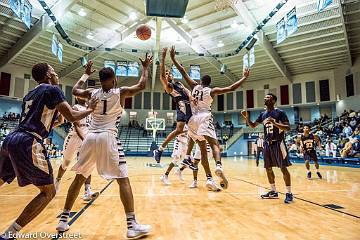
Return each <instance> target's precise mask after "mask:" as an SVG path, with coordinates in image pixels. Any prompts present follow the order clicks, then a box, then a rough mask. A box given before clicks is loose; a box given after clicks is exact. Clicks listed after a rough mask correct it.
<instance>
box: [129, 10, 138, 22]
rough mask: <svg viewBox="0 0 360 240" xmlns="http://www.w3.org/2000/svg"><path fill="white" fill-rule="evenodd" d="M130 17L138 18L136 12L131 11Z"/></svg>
mask: <svg viewBox="0 0 360 240" xmlns="http://www.w3.org/2000/svg"><path fill="white" fill-rule="evenodd" d="M129 18H130V19H131V20H133V21H134V20H136V19H137V15H136V13H135V12H131V13H130V14H129Z"/></svg>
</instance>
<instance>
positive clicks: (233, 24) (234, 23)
mask: <svg viewBox="0 0 360 240" xmlns="http://www.w3.org/2000/svg"><path fill="white" fill-rule="evenodd" d="M231 27H232V28H238V27H239V24H237V22H236V21H233V22H232V24H231Z"/></svg>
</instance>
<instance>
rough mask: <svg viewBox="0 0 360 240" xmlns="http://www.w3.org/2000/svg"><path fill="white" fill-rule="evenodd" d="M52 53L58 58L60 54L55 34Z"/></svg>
mask: <svg viewBox="0 0 360 240" xmlns="http://www.w3.org/2000/svg"><path fill="white" fill-rule="evenodd" d="M51 52H52V53H53V54H54V56H57V54H58V39H57V37H56V36H55V34H53V36H52V40H51Z"/></svg>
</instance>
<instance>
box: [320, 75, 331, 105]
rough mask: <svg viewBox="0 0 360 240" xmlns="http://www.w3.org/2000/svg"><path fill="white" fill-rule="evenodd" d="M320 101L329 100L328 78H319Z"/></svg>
mask: <svg viewBox="0 0 360 240" xmlns="http://www.w3.org/2000/svg"><path fill="white" fill-rule="evenodd" d="M319 86H320V101H321V102H323V101H330V90H329V80H327V79H326V80H320V81H319Z"/></svg>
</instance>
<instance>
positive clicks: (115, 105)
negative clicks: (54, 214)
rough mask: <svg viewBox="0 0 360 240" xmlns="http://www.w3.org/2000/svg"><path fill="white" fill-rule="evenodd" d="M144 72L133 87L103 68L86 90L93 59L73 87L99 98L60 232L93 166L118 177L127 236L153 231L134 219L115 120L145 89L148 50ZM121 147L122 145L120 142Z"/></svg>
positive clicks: (109, 177)
mask: <svg viewBox="0 0 360 240" xmlns="http://www.w3.org/2000/svg"><path fill="white" fill-rule="evenodd" d="M140 61H141V64H142V75H141V78H140V80H139V81H138V83H137V84H135V85H133V86H131V87H120V88H117V87H116V77H115V73H114V71H113V69H112V68H102V69H101V70H100V72H99V78H100V83H101V88H99V89H86V90H83V89H81V88H82V85H83V84H84V83H85V81H86V80H87V78H88V77H89V75H90V74H91V73H93V72H94V71H93V70H91V67H92V62H91V61H90V62H89V63H88V65H87V66H86V70H85V74H84V75H83V76H82V77H81V78H80V80H79V81H78V82H77V83H76V85H75V86H74V88H73V94H74V95H75V96H77V97H81V98H85V99H89V98H91V97H92V96H96V97H98V98H99V103H98V104H97V106H96V108H95V110H94V112H93V114H92V118H91V122H90V127H89V133H88V134H87V135H86V137H85V139H84V142H83V144H82V146H81V149H80V154H79V161H78V162H77V163H76V164H75V165H74V167H73V168H72V170H75V171H76V177H75V179H74V181H73V182H72V184H71V186H70V188H69V191H68V194H67V198H66V202H65V206H64V210H63V213H62V214H61V217H60V221H59V224H58V226H57V228H56V229H57V230H58V231H59V232H63V231H67V230H68V229H69V225H68V220H69V214H70V210H71V208H72V207H73V204H74V202H75V199H76V197H77V196H78V195H79V190H80V188H81V185H82V184H83V183H84V182H85V180H86V178H87V177H88V176H90V174H91V172H92V171H93V170H94V168H95V167H96V168H97V171H98V173H99V174H100V175H101V176H102V177H103V178H105V179H107V180H116V181H117V183H118V184H119V187H120V199H121V202H122V204H123V206H124V210H125V214H126V220H127V227H128V230H127V237H128V238H139V237H141V236H143V235H146V234H148V233H149V232H150V230H151V226H150V225H140V224H138V222H137V220H136V219H135V213H134V199H133V194H132V190H131V185H130V181H129V178H128V172H127V166H126V161H125V155H124V152H123V151H122V148H121V149H119V147H118V142H117V139H116V137H117V127H116V122H117V120H118V119H119V118H120V117H121V114H122V111H123V107H122V106H124V104H125V98H128V97H132V96H134V95H135V94H137V93H138V92H140V91H142V90H144V89H145V86H146V82H147V79H148V76H149V67H150V65H151V63H152V57H151V56H148V54H147V53H146V56H145V60H142V59H140ZM120 147H121V146H120Z"/></svg>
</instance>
